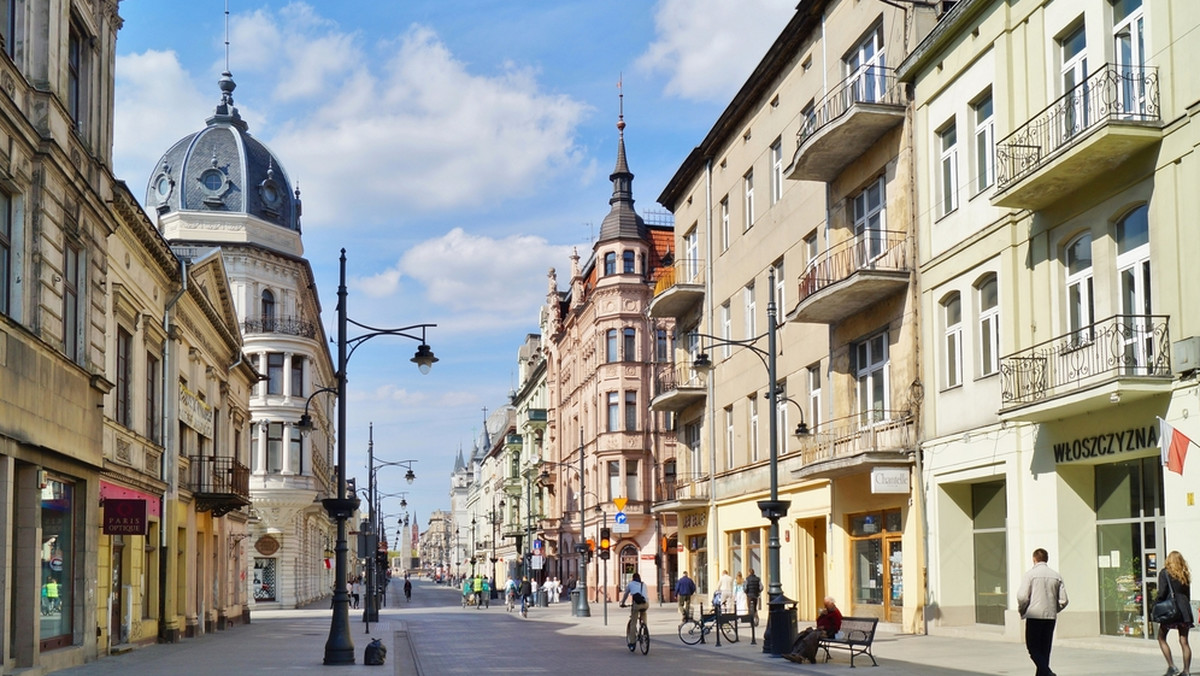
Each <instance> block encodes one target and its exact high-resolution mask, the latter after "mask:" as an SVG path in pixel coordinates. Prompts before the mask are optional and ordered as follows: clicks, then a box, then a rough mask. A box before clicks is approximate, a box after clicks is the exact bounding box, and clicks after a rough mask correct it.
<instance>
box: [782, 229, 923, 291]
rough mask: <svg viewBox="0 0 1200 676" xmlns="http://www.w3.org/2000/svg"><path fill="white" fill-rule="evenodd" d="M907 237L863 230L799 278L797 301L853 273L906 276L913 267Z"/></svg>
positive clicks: (820, 257) (827, 251)
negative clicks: (881, 272) (868, 272)
mask: <svg viewBox="0 0 1200 676" xmlns="http://www.w3.org/2000/svg"><path fill="white" fill-rule="evenodd" d="M909 249H910V247H909V246H908V235H907V234H906V233H903V232H897V231H893V230H866V231H864V232H863V233H861V234H859V235H855V236H854V237H853V238H851V239H847V240H845V241H843V242H839V243H837V244H835V245H833V246H831V247H829V248H828V249H826V250H825V251H824V252H823V253H821V254H820V255H819V256H817V257H816V258H815V259H813V261H812V262H811V263H809V264H808V267H807V268H805V269H804V274H803V275H801V277H800V300H801V301H803V300H804V299H805V298H808V297H809V296H811V295H813V294H814V293H817V292H818V291H820V290H822V289H824V288H826V287H828V286H832V285H834V284H837V283H838V282H840V281H842V280H845V279H846V278H848V277H850V276H851V275H853V274H854V273H856V272H860V271H863V270H879V271H889V272H907V271H909V270H910V268H911V267H912V262H911V260H910V258H911V254H910V252H909Z"/></svg>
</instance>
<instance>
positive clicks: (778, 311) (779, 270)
mask: <svg viewBox="0 0 1200 676" xmlns="http://www.w3.org/2000/svg"><path fill="white" fill-rule="evenodd" d="M774 266H775V321H776V323H779V321H780V320H779V318H780V316H781V315H782V314H783V309H784V308H785V307H787V299H786V297H785V296H786V290H787V280H786V279H785V278H784V277H785V275H784V271H783V259H782V258H780V259H779V260H777V261H775V264H774Z"/></svg>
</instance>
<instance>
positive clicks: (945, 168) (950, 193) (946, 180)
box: [937, 118, 958, 217]
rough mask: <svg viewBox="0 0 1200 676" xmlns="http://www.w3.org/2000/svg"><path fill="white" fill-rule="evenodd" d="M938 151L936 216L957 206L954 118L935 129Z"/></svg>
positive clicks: (948, 212) (956, 127)
mask: <svg viewBox="0 0 1200 676" xmlns="http://www.w3.org/2000/svg"><path fill="white" fill-rule="evenodd" d="M937 139H938V153H939V157H940V158H941V160H940V162H939V163H938V193H939V194H938V197H939V199H938V216H939V217H941V216H946V215H947V214H950V213H952V212H953V211H954V210H955V209H957V208H958V123H957V120H955V119H954V118H950V121H949V122H948V123H946V124H944V125H942V128H941V129H938V131H937Z"/></svg>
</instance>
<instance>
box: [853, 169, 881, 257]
mask: <svg viewBox="0 0 1200 676" xmlns="http://www.w3.org/2000/svg"><path fill="white" fill-rule="evenodd" d="M853 207H854V236H855V238H856V239H857V242H856V246H857V248H858V252H857V258H858V260H857V261H856V262H857V263H859V264H862V265H865V264H867V263H869V262H871V261H873V260H875V259H876V258H879V257H880V256H882V255H883V254H884V253H885V252H886V249H885V248H884V232H885V231H886V230H887V189H886V186H885V185H884V182H883V176H880V177H879V178H877V179H875V180H874V181H872V182H871V184H870V185H868V186H867V187H866V188H864V189H863V190H862V191H861V192H859V193H858V194H857V195H855V196H854V199H853Z"/></svg>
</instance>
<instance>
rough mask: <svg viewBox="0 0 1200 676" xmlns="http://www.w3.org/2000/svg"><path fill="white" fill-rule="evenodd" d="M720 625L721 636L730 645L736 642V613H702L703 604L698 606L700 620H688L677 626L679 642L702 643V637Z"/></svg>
mask: <svg viewBox="0 0 1200 676" xmlns="http://www.w3.org/2000/svg"><path fill="white" fill-rule="evenodd" d="M718 623H719V624H720V631H721V635H722V636H724V637H725V640H726V641H729V642H730V643H737V640H738V616H737V614H736V613H728V614H726V613H720V614H718V613H717V612H711V613H705V612H704V604H703V603H701V604H700V619H699V620H696V619H688V620H685V621H684V623H683V624H681V625H679V640H681V641H683V642H684V643H686V644H688V645H696V644H697V643H704V637H705V636H706V635H707V634H709V633H711V632H712V631H713V630H715V629H717V625H718Z"/></svg>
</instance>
